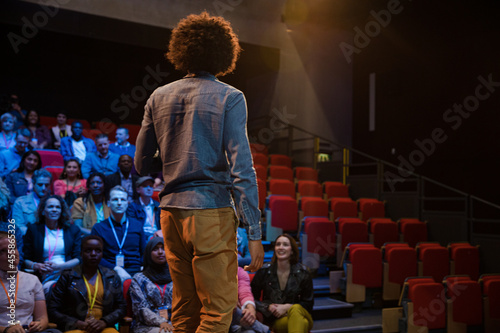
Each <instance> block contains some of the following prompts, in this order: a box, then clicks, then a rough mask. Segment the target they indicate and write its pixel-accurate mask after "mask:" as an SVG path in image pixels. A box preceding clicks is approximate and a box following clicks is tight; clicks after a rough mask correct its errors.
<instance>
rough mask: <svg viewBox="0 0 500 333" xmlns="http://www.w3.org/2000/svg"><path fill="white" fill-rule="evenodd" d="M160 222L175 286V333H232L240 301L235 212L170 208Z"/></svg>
mask: <svg viewBox="0 0 500 333" xmlns="http://www.w3.org/2000/svg"><path fill="white" fill-rule="evenodd" d="M160 221H161V229H162V232H163V237H164V240H165V252H166V256H167V261H168V264H169V266H170V274H171V275H172V281H173V285H174V288H173V296H172V325H173V326H174V329H175V332H176V333H180V332H190V333H191V332H196V333H201V332H207V333H219V332H220V333H226V332H228V331H229V327H230V324H231V319H232V315H233V309H234V307H235V306H236V303H237V300H238V280H237V269H238V257H237V252H236V228H237V220H236V216H235V214H234V210H233V208H231V207H228V208H217V209H193V210H186V209H178V208H164V209H162V211H161V219H160Z"/></svg>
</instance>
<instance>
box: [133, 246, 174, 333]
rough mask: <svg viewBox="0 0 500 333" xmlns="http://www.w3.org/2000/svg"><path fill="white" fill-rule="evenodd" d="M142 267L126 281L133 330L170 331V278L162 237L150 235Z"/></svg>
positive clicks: (136, 331) (155, 332)
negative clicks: (130, 304) (130, 303)
mask: <svg viewBox="0 0 500 333" xmlns="http://www.w3.org/2000/svg"><path fill="white" fill-rule="evenodd" d="M143 265H144V270H143V271H142V272H140V273H137V274H135V275H134V278H133V279H132V282H131V284H130V289H129V293H130V299H131V300H132V312H133V313H134V322H133V323H132V332H134V333H149V332H151V333H160V332H162V331H165V332H167V333H168V332H172V331H173V327H172V324H171V322H170V314H171V309H172V287H173V285H172V278H171V277H170V271H169V269H168V264H167V259H166V257H165V250H164V245H163V238H161V237H155V238H152V239H151V240H150V241H149V242H148V244H147V245H146V249H145V250H144V260H143Z"/></svg>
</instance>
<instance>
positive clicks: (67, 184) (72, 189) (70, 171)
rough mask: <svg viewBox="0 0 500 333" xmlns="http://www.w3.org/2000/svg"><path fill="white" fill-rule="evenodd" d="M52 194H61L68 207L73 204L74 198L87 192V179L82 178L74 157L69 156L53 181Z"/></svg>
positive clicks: (78, 164)
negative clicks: (61, 170)
mask: <svg viewBox="0 0 500 333" xmlns="http://www.w3.org/2000/svg"><path fill="white" fill-rule="evenodd" d="M54 194H57V195H59V196H61V197H62V198H63V199H64V201H66V204H67V205H68V207H71V206H73V202H74V201H75V200H76V198H78V197H80V198H82V197H84V196H85V194H87V180H86V179H83V177H82V171H81V169H80V163H79V162H78V160H77V159H76V158H70V159H69V160H67V161H66V162H65V163H64V170H63V172H62V173H61V176H59V179H57V180H56V181H55V182H54Z"/></svg>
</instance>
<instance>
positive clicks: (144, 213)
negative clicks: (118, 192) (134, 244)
mask: <svg viewBox="0 0 500 333" xmlns="http://www.w3.org/2000/svg"><path fill="white" fill-rule="evenodd" d="M153 182H154V180H153V178H152V177H148V176H146V177H141V178H139V179H138V180H137V182H136V186H137V193H139V198H138V199H135V200H134V201H133V202H132V203H131V204H129V206H128V209H127V216H128V217H132V218H135V219H136V220H139V221H141V222H142V225H143V229H144V233H145V234H146V238H147V239H149V238H151V237H153V235H154V236H160V237H163V235H162V232H161V225H160V213H161V209H160V203H159V202H158V201H155V200H153V199H152V196H153V191H154V190H153Z"/></svg>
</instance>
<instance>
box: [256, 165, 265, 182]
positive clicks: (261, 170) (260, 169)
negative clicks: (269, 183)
mask: <svg viewBox="0 0 500 333" xmlns="http://www.w3.org/2000/svg"><path fill="white" fill-rule="evenodd" d="M253 167H254V169H255V174H256V175H257V178H260V179H263V180H264V181H266V180H267V168H266V167H265V166H263V165H260V164H254V166H253Z"/></svg>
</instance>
